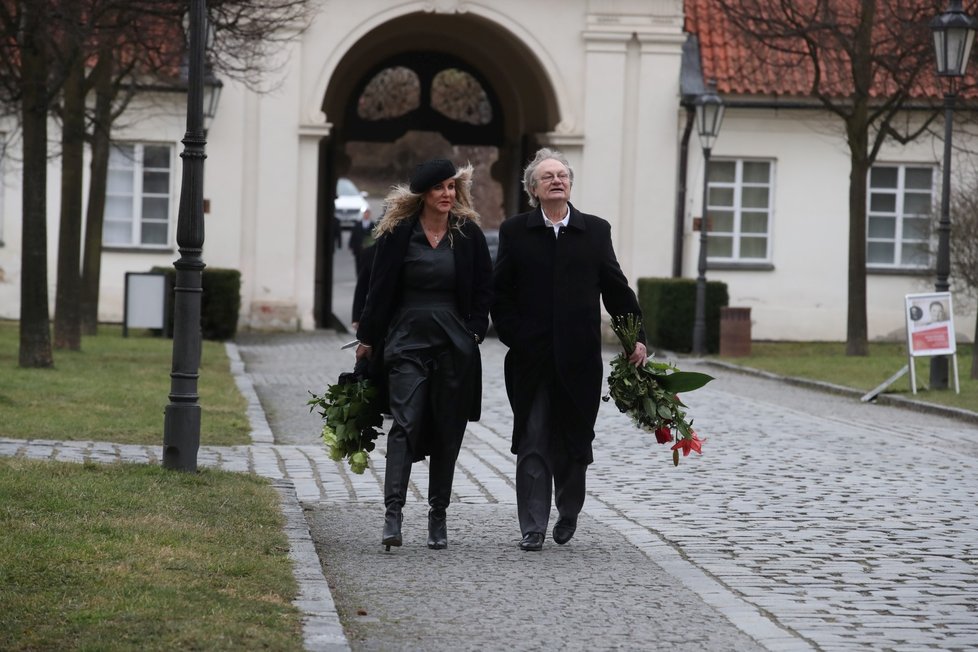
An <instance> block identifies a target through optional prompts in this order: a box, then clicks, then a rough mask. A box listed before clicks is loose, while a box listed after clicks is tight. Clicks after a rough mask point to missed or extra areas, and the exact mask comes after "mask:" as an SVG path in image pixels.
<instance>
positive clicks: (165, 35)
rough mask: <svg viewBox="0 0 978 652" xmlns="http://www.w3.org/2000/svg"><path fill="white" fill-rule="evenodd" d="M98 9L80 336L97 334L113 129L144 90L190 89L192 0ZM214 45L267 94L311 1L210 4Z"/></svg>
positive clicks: (223, 61) (119, 1) (239, 75)
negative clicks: (187, 23)
mask: <svg viewBox="0 0 978 652" xmlns="http://www.w3.org/2000/svg"><path fill="white" fill-rule="evenodd" d="M89 1H90V2H94V3H96V4H98V5H99V9H100V11H99V13H100V19H99V21H97V22H96V23H95V30H94V38H93V39H92V43H93V44H94V47H93V50H92V51H91V52H89V53H88V55H87V61H88V62H89V82H90V87H91V88H92V89H94V93H95V102H94V108H93V110H92V111H91V112H90V113H89V116H88V124H89V125H90V127H89V129H90V131H89V141H90V143H91V147H92V162H91V175H90V177H89V193H88V207H87V211H86V225H85V242H84V258H83V262H82V271H81V280H80V287H81V291H80V293H79V295H78V296H79V297H80V320H81V331H82V332H83V333H85V334H95V333H96V332H97V328H98V303H99V285H100V281H101V260H102V227H103V224H104V215H105V197H106V183H107V179H108V161H109V153H110V149H111V134H112V129H113V126H114V125H115V124H116V122H117V121H118V120H119V119H120V117H121V116H122V115H123V114H124V113H125V111H126V109H127V108H128V107H129V105H130V102H131V100H132V99H133V97H134V96H136V95H137V94H138V93H139V92H140V91H141V90H143V89H146V88H148V87H153V88H156V89H161V88H162V89H166V88H170V89H173V90H177V91H180V90H183V89H185V88H186V83H187V80H186V77H185V76H181V71H182V69H183V68H182V64H183V57H184V55H185V35H184V33H183V26H182V23H183V17H184V15H185V14H186V12H187V10H188V2H187V0H176V1H169V2H168V1H165V0H89ZM207 4H208V12H209V16H210V18H209V19H210V22H211V24H212V25H213V27H214V39H215V40H214V43H213V44H212V45H211V47H210V49H209V58H210V62H211V64H212V65H213V66H214V69H215V70H216V71H218V72H219V73H220V74H223V75H224V76H226V77H228V78H232V79H236V80H238V81H242V82H244V83H245V84H246V85H248V86H249V87H250V88H252V89H258V90H261V86H262V82H263V80H265V79H266V78H267V76H268V75H269V73H271V72H274V70H275V69H276V68H275V65H274V61H275V54H276V52H277V50H278V48H280V47H282V46H283V45H284V44H285V43H287V42H289V41H291V40H293V39H295V38H296V37H297V36H298V35H299V34H301V32H302V30H304V29H305V28H306V27H307V26H308V23H309V19H310V15H311V8H312V4H313V0H210V1H209V2H208V3H207Z"/></svg>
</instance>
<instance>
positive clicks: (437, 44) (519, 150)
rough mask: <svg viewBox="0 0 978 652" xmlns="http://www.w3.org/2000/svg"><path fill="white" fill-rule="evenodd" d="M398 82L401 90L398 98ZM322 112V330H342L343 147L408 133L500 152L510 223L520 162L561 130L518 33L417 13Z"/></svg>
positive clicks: (400, 23) (364, 40) (339, 76)
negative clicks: (337, 215) (468, 94)
mask: <svg viewBox="0 0 978 652" xmlns="http://www.w3.org/2000/svg"><path fill="white" fill-rule="evenodd" d="M446 77H451V78H453V79H455V80H456V81H458V80H460V79H461V80H462V81H463V82H468V83H469V84H470V85H471V86H473V87H474V88H475V89H476V90H475V93H474V96H475V97H476V98H478V99H479V100H481V102H479V106H465V105H464V102H463V105H461V106H460V105H459V102H458V101H456V98H452V97H446V96H445V91H444V87H445V85H446V83H448V82H446ZM385 81H386V84H385V83H384V82H385ZM393 82H402V83H400V84H396V86H397V90H396V91H391V89H392V87H394V86H395V83H393ZM463 85H464V84H463ZM455 90H456V91H457V90H458V84H456V86H455ZM449 92H451V91H449ZM395 95H396V96H395ZM367 103H370V106H365V104H367ZM374 104H376V106H374ZM473 104H474V102H473ZM322 111H323V113H324V114H325V116H326V117H327V120H328V121H329V123H330V127H329V134H328V135H327V136H324V137H323V138H322V139H321V141H320V144H319V145H320V152H319V174H318V182H319V190H318V196H319V201H318V202H317V235H316V288H315V302H314V308H313V311H314V317H315V321H316V325H317V326H319V327H327V326H336V325H338V324H337V321H338V320H337V319H336V318H335V317H334V316H333V315H332V314H331V310H330V306H331V296H332V294H331V291H332V285H333V283H332V255H333V251H334V249H333V246H332V242H333V240H332V231H331V229H332V228H333V223H332V219H331V215H332V212H333V204H332V194H331V189H332V188H334V187H335V184H336V179H337V177H339V176H343V175H344V174H345V172H346V169H347V168H348V167H349V165H350V160H349V158H348V156H347V154H346V152H345V149H346V148H345V146H346V144H347V143H349V142H353V141H358V142H360V141H362V142H372V143H393V142H394V141H396V140H397V139H398V138H400V137H402V136H404V135H405V134H406V133H407V132H409V131H425V132H434V133H437V134H439V135H440V136H441V137H442V138H444V139H445V140H446V141H448V143H450V144H451V145H481V146H488V147H492V148H495V150H496V156H495V163H494V164H493V165H492V168H491V175H492V177H493V179H494V180H495V181H497V182H499V183H500V185H501V188H502V207H501V208H502V210H503V212H505V214H511V213H513V212H515V211H516V210H517V209H518V208H520V206H521V205H522V203H521V202H522V201H523V199H522V190H521V188H520V185H519V183H518V179H519V177H520V167H521V165H522V163H523V162H524V161H525V160H526V158H527V156H528V154H531V153H532V151H531V150H533V149H534V148H535V147H537V146H538V144H539V142H538V135H539V134H546V133H550V132H552V131H553V130H554V128H555V127H556V125H557V123H558V122H559V110H558V101H557V97H556V93H555V91H554V88H553V84H552V81H551V79H550V77H549V76H548V75H547V74H546V70H545V66H544V64H543V62H541V61H540V60H539V58H538V57H537V55H536V54H535V53H534V52H533V51H532V50H531V48H530V47H529V46H528V45H527V44H526V43H525V42H523V41H522V40H521V39H520V38H518V37H517V36H516V35H514V34H513V33H512V32H510V31H509V30H507V29H505V28H504V27H502V26H501V25H499V24H498V23H495V22H493V21H491V20H489V19H487V18H485V17H483V16H479V15H475V14H472V13H450V14H431V13H423V12H414V13H409V14H406V15H403V16H399V17H397V18H393V19H391V20H387V21H385V22H383V23H381V24H379V25H377V26H376V27H373V28H372V29H370V30H369V31H367V32H366V33H365V34H363V35H362V36H360V37H359V38H358V39H357V40H356V42H355V43H353V44H352V45H351V46H350V47H349V48H348V49H346V50H345V52H344V53H343V55H342V58H341V59H340V60H339V61H338V63H337V64H336V65H335V68H334V69H333V70H332V71H331V73H330V75H329V81H328V86H327V87H326V90H325V93H324V97H323V100H322ZM393 181H400V179H394V180H393Z"/></svg>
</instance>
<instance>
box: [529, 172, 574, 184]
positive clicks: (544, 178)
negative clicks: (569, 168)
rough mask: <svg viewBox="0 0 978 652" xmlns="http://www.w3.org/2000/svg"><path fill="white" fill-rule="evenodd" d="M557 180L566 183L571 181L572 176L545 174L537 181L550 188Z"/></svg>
mask: <svg viewBox="0 0 978 652" xmlns="http://www.w3.org/2000/svg"><path fill="white" fill-rule="evenodd" d="M555 179H560V180H561V181H562V182H564V181H567V180H568V179H570V175H569V174H567V173H566V172H558V173H557V174H556V175H554V174H552V173H550V172H548V173H547V174H544V175H543V176H541V177H540V178H539V179H537V181H538V182H540V183H543V184H546V185H548V186H549V185H550V184H551V183H553V182H554V180H555Z"/></svg>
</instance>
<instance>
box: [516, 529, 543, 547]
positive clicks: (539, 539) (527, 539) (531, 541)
mask: <svg viewBox="0 0 978 652" xmlns="http://www.w3.org/2000/svg"><path fill="white" fill-rule="evenodd" d="M520 550H530V551H536V550H543V535H542V534H540V533H539V532H527V533H526V534H525V535H523V540H522V541H520Z"/></svg>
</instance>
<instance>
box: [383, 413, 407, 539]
mask: <svg viewBox="0 0 978 652" xmlns="http://www.w3.org/2000/svg"><path fill="white" fill-rule="evenodd" d="M410 478H411V453H410V451H409V450H408V443H407V437H406V435H405V434H404V431H403V430H401V429H400V428H398V427H397V426H395V427H394V428H392V429H391V432H390V434H389V435H388V436H387V470H386V471H385V472H384V505H385V506H386V507H387V511H386V513H385V514H384V534H383V538H382V539H381V542H380V543H381V545H383V546H386V547H387V550H390V549H391V546H400V545H401V542H402V539H401V521H402V519H403V515H402V514H401V508H402V507H404V502H405V500H407V489H408V480H410Z"/></svg>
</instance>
